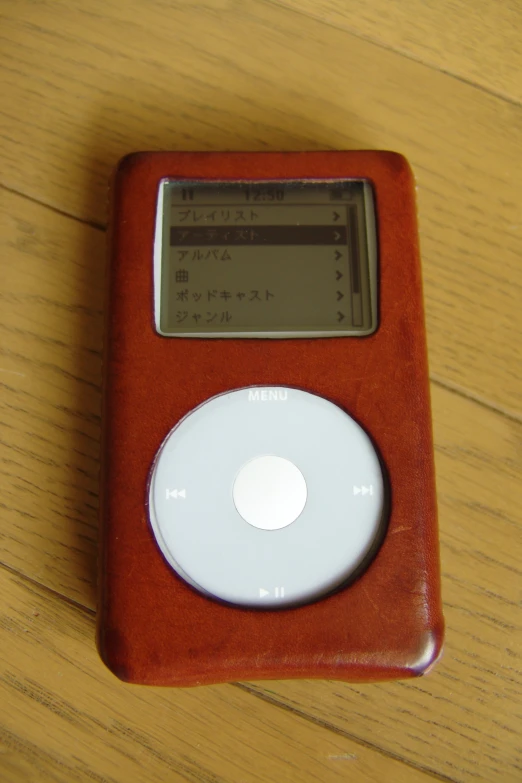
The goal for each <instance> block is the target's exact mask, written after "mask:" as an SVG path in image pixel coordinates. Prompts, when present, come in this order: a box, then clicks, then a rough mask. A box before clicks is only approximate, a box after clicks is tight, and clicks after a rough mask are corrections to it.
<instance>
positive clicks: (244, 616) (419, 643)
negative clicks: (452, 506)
mask: <svg viewBox="0 0 522 783" xmlns="http://www.w3.org/2000/svg"><path fill="white" fill-rule="evenodd" d="M164 177H169V178H173V179H177V180H183V179H187V180H220V181H223V180H238V179H243V180H284V179H298V180H299V179H344V178H365V179H367V180H369V181H371V183H372V184H373V188H374V196H375V202H376V212H377V227H378V244H379V265H380V274H379V281H380V283H379V302H380V316H379V318H380V325H379V328H378V330H377V332H376V333H375V334H373V335H371V336H370V337H363V338H355V337H353V338H352V337H333V338H326V339H298V340H297V339H296V340H287V339H283V340H268V339H267V340H249V339H233V338H232V339H194V338H168V337H161V336H159V335H158V334H157V333H156V331H155V329H154V325H153V263H152V258H153V239H154V224H155V213H156V199H157V193H158V185H159V182H160V180H161V179H162V178H164ZM414 187H415V186H414V180H413V177H412V174H411V170H410V168H409V166H408V163H407V162H406V160H405V159H404V158H403V157H402V156H400V155H397V154H395V153H391V152H304V153H294V152H289V153H228V152H227V153H212V152H211V153H206V152H205V153H170V152H159V153H148V152H147V153H136V154H134V155H130V156H128V157H126V158H124V159H123V160H122V161H121V162H120V164H119V167H118V169H117V171H116V174H115V177H114V180H113V187H112V215H111V220H110V240H109V246H110V286H109V291H110V294H109V304H108V320H107V334H106V352H105V391H104V411H103V455H102V476H101V483H102V488H101V529H102V530H101V555H100V572H101V573H100V599H99V611H98V646H99V650H100V654H101V656H102V658H103V660H104V661H105V663H106V664H107V666H108V667H109V668H110V669H111V670H112V671H113V672H114V673H115V674H116V675H117V676H118V677H120V678H121V679H122V680H125V681H127V682H134V683H146V684H150V685H177V686H186V685H197V684H204V683H216V682H226V681H233V680H247V679H249V680H250V679H280V678H291V677H303V678H312V677H314V678H328V679H343V680H349V681H361V680H363V681H364V680H365V681H373V680H388V679H394V678H401V677H412V676H415V675H419V674H422V673H424V672H425V671H426V670H427V669H428V668H429V667H430V666H431V665H432V664H433V662H434V661H435V660H436V659H437V657H438V655H439V653H440V650H441V646H442V638H443V617H442V609H441V598H440V576H439V555H438V539H437V512H436V496H435V481H434V464H433V444H432V433H431V417H430V403H429V386H428V366H427V357H426V343H425V328H424V316H423V303H422V284H421V270H420V261H419V251H418V239H417V226H416V214H415V196H414ZM253 384H259V385H266V386H268V385H288V386H295V387H299V388H302V389H305V390H307V391H312V392H314V393H316V394H320V395H323V396H324V397H326V398H327V399H329V400H331V401H333V402H335V403H337V404H338V405H339V406H341V407H342V408H344V409H346V410H347V411H348V412H349V413H350V414H351V415H352V416H354V418H355V419H356V420H358V421H359V422H360V423H361V424H362V426H363V427H364V428H365V429H366V430H367V432H368V433H370V435H371V436H372V437H373V439H374V441H375V442H376V444H377V446H378V449H379V451H380V454H381V455H382V458H383V460H384V462H385V464H386V467H387V472H388V476H389V480H390V485H391V514H390V520H389V526H388V531H387V534H386V537H385V539H384V542H383V544H382V546H381V548H380V550H379V552H378V553H377V556H376V557H375V559H374V560H373V562H372V563H371V565H370V567H369V568H368V569H367V570H366V571H365V572H364V573H363V574H362V576H360V577H359V578H358V579H357V580H356V581H355V582H353V583H352V584H351V585H349V586H348V587H345V588H344V589H342V590H340V591H339V592H337V593H336V594H334V595H331V596H329V597H327V598H324V599H322V600H320V601H317V602H316V603H313V604H310V605H307V606H303V607H299V608H290V609H286V610H278V611H260V610H249V609H244V608H236V607H232V606H227V605H223V604H221V603H218V602H217V601H214V600H212V599H209V598H206V597H205V596H203V595H201V594H200V593H198V592H197V591H195V590H194V589H192V588H191V587H190V586H189V585H187V584H186V583H185V582H184V581H182V580H181V579H180V578H179V577H178V576H177V575H176V573H175V572H174V571H173V570H172V569H171V568H170V567H169V566H168V565H167V563H166V562H165V560H164V559H163V557H162V555H161V553H160V550H159V548H158V546H157V545H156V543H155V540H154V538H153V535H152V532H151V529H150V527H149V521H148V516H147V484H148V477H149V471H150V468H151V464H152V461H153V459H154V456H155V454H156V452H157V450H158V448H159V446H160V444H161V443H162V441H163V439H164V438H165V436H166V435H167V433H168V432H169V431H170V430H171V429H172V427H173V426H174V425H175V423H176V422H177V421H179V419H181V418H182V417H183V416H184V415H185V414H187V413H188V412H189V411H190V410H191V409H193V408H194V407H196V406H197V405H199V404H200V403H202V402H203V401H204V400H206V399H208V398H209V397H212V396H214V395H216V394H220V393H221V392H224V391H227V390H229V389H234V388H237V387H243V386H249V385H253ZM318 448H320V444H318ZM216 557H219V552H216Z"/></svg>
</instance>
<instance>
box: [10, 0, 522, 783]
mask: <svg viewBox="0 0 522 783" xmlns="http://www.w3.org/2000/svg"><path fill="white" fill-rule="evenodd" d="M282 4H284V5H287V6H289V5H290V4H293V6H292V7H286V8H283V7H281V5H282ZM370 5H371V7H370ZM370 5H368V4H366V5H365V6H360V5H359V4H358V5H357V6H356V5H355V4H352V2H351V0H343V2H342V3H341V2H340V0H319V2H317V3H314V4H312V3H310V2H305V3H303V4H300V5H299V7H297V4H296V3H294V0H280V2H279V5H278V4H277V3H274V2H269V1H268V0H266V1H262V0H256V1H255V0H245V1H244V2H238V1H237V0H207V1H206V2H205V3H202V2H201V3H200V2H191V3H181V2H171V3H164V2H160V0H151V2H149V3H144V2H143V0H129V2H126V3H123V2H121V0H107V2H102V1H101V0H86V1H85V2H83V3H81V4H70V3H65V1H64V0H55V1H54V2H50V1H49V0H42V1H41V2H36V0H34V1H31V0H5V2H3V3H2V5H1V9H0V17H1V18H2V23H1V25H0V67H2V74H3V76H4V82H3V84H2V87H1V88H0V95H1V98H2V101H1V105H0V133H1V134H2V145H1V146H0V183H1V184H3V185H4V188H3V189H2V188H0V199H1V203H0V242H1V243H2V254H1V256H0V258H1V259H2V262H1V265H2V274H1V276H0V296H1V302H0V304H1V307H0V433H1V443H2V447H1V451H0V476H1V479H0V482H1V487H2V493H1V497H0V503H1V504H2V522H3V525H2V526H1V529H0V563H3V564H5V565H4V568H0V582H1V584H2V595H3V601H2V607H3V608H2V611H1V613H0V617H1V620H0V635H1V637H2V639H1V643H0V658H1V659H2V667H1V668H0V671H1V672H3V674H2V675H1V676H0V688H1V689H2V691H1V695H0V704H1V705H2V707H1V708H0V730H1V732H2V734H1V736H2V743H3V745H2V749H1V750H0V778H1V779H2V780H6V781H9V783H11V781H12V783H18V781H26V780H27V781H32V780H34V781H39V783H40V781H62V780H63V781H75V780H78V781H87V780H99V781H111V782H112V781H118V780H122V781H123V780H125V781H128V780H130V781H134V780H136V781H141V780H143V781H147V780H151V781H152V780H154V781H158V780H190V781H194V782H195V781H206V782H207V783H211V782H212V783H219V781H227V783H228V781H236V780H237V781H256V780H278V781H279V780H289V781H290V780H292V781H293V780H303V781H304V783H308V781H315V780H338V779H341V778H342V779H343V780H345V779H348V780H352V779H353V780H357V781H359V780H363V781H366V780H372V781H379V783H380V781H382V780H388V779H390V780H399V781H406V783H409V781H424V780H427V779H428V778H432V777H436V778H438V779H444V780H452V781H472V780H483V781H488V783H497V782H498V783H505V782H506V781H507V782H508V783H510V781H518V780H520V778H521V777H522V749H521V743H520V737H519V735H520V725H521V718H522V715H521V708H520V704H521V691H522V688H521V683H520V679H521V668H522V667H521V657H522V633H521V628H520V571H521V569H520V562H521V561H522V537H521V526H522V525H521V522H522V520H521V511H520V501H519V498H520V485H521V474H522V423H521V422H520V419H521V417H522V390H521V384H520V372H519V367H520V364H521V351H522V349H521V347H520V338H519V335H520V327H521V326H522V314H521V313H522V308H520V305H519V302H520V296H521V288H522V271H521V267H520V263H519V257H520V184H519V183H520V180H521V174H522V162H521V159H520V153H519V150H520V146H521V137H522V113H521V112H522V109H521V107H520V106H519V105H517V104H516V101H519V99H520V82H519V79H518V71H519V70H520V45H519V43H518V41H517V40H515V36H516V34H517V33H516V27H517V24H516V20H517V19H518V18H519V14H520V8H519V5H518V4H516V3H514V2H513V0H509V2H505V3H500V4H498V3H495V4H493V3H492V0H479V2H478V4H477V3H475V4H469V3H465V2H464V0H456V2H451V3H450V2H449V0H441V2H440V3H437V4H435V3H420V2H418V1H414V0H409V1H408V2H400V3H393V4H384V3H383V2H382V0H378V2H377V3H374V4H370ZM314 14H315V15H316V16H317V17H319V16H320V17H321V19H324V21H320V20H319V18H312V17H311V16H310V15H314ZM512 19H513V20H515V21H514V22H513V23H512V24H511V20H512ZM490 20H493V21H494V24H492V23H491V21H490ZM511 27H512V28H513V30H511ZM341 28H344V29H341ZM517 47H518V48H517ZM404 55H406V56H404ZM412 58H413V59H412ZM415 60H416V61H415ZM443 71H451V72H452V73H454V74H455V78H453V77H452V76H451V75H448V73H443ZM463 80H468V81H473V82H475V85H476V86H473V85H472V84H466V83H464V82H463ZM487 91H491V92H494V93H496V95H493V94H488V92H487ZM502 96H504V97H506V98H508V100H504V99H503V97H502ZM342 147H373V148H396V149H398V150H399V151H401V152H403V153H405V154H406V155H407V156H408V157H409V158H410V159H411V161H412V163H413V165H414V167H415V170H416V173H417V177H418V181H419V212H420V225H421V243H422V249H423V258H424V272H425V293H426V305H427V322H428V340H429V348H430V360H431V369H432V378H433V380H434V383H433V385H432V393H433V409H434V423H435V442H436V459H437V472H438V489H439V504H440V527H441V543H442V563H443V577H444V579H443V585H444V597H445V603H446V620H447V626H448V633H447V645H446V651H445V655H444V657H443V660H442V661H441V663H440V664H439V665H438V666H437V668H436V669H435V670H434V671H433V673H432V674H430V675H428V676H427V677H426V678H425V679H422V680H416V681H414V682H409V683H395V684H389V685H372V686H367V687H363V686H359V687H354V686H347V685H342V684H339V683H331V682H314V683H312V682H299V681H297V682H281V683H269V684H266V683H265V684H263V686H261V685H260V684H257V683H244V684H241V685H238V686H219V687H216V688H205V689H201V690H196V691H190V692H185V691H159V690H154V689H153V690H149V689H141V688H137V689H134V688H126V687H125V686H123V685H121V684H120V683H118V682H116V681H115V680H114V679H113V678H112V677H111V675H109V674H108V673H107V672H106V671H105V670H104V668H103V667H102V665H101V664H100V662H99V661H98V658H97V656H96V653H95V650H94V624H93V618H92V608H93V607H94V583H95V572H96V553H95V538H96V524H97V523H96V508H97V477H98V448H99V446H98V438H99V424H100V420H99V410H100V390H99V389H100V364H101V358H100V357H101V353H100V351H101V340H102V311H103V299H104V235H103V231H102V230H100V229H101V228H103V224H104V222H105V201H106V192H107V187H106V179H107V175H108V173H109V170H110V169H111V167H112V165H113V163H114V162H115V160H116V158H117V157H118V156H120V155H121V154H123V153H125V152H128V151H130V150H135V149H139V148H151V149H161V148H174V149H176V148H177V149H197V148H201V149H219V148H229V149H249V148H250V149H306V148H310V149H312V148H342ZM36 202H41V203H36ZM88 223H90V224H91V225H88ZM21 575H25V576H21ZM28 579H30V580H31V582H29V581H27V580H28ZM354 757H355V758H354Z"/></svg>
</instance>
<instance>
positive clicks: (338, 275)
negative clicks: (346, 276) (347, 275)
mask: <svg viewBox="0 0 522 783" xmlns="http://www.w3.org/2000/svg"><path fill="white" fill-rule="evenodd" d="M341 277H343V273H342V272H339V270H337V271H336V273H335V279H336V280H340V279H341Z"/></svg>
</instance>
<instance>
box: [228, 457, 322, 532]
mask: <svg viewBox="0 0 522 783" xmlns="http://www.w3.org/2000/svg"><path fill="white" fill-rule="evenodd" d="M233 497H234V503H235V506H236V508H237V510H238V512H239V513H240V514H241V516H242V517H243V519H244V520H245V522H248V523H249V524H250V525H253V526H254V527H257V528H260V529H261V530H280V529H281V528H283V527H287V526H288V525H291V524H292V522H295V520H296V519H297V518H298V516H299V515H300V514H301V512H302V511H303V509H304V507H305V505H306V497H307V489H306V481H305V480H304V476H303V474H302V473H301V471H300V470H299V468H298V467H297V466H296V465H294V463H293V462H290V461H289V460H287V459H283V458H282V457H274V456H266V457H257V458H256V459H253V460H251V461H250V462H247V464H246V465H244V467H243V468H241V470H240V471H239V473H238V475H237V477H236V480H235V482H234V489H233Z"/></svg>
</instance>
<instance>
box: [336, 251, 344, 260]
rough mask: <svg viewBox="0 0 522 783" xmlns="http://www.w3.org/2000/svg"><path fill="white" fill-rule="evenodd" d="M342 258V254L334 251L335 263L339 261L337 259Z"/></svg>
mask: <svg viewBox="0 0 522 783" xmlns="http://www.w3.org/2000/svg"><path fill="white" fill-rule="evenodd" d="M342 257H343V254H342V253H339V251H338V250H336V251H335V260H336V261H339V259H340V258H342Z"/></svg>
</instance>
